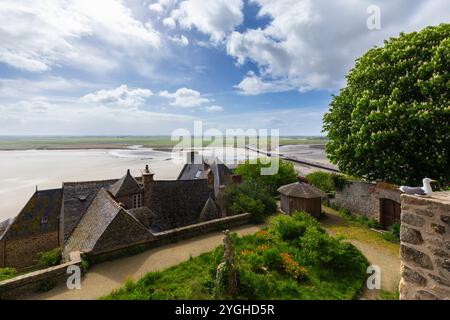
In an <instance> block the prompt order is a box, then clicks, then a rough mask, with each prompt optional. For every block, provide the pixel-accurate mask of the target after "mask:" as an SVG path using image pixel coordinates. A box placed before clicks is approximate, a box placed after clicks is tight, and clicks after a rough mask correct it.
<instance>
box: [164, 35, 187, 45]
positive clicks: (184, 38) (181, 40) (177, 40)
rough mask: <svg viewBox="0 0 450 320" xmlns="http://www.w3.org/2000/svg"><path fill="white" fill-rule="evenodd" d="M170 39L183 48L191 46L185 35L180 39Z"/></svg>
mask: <svg viewBox="0 0 450 320" xmlns="http://www.w3.org/2000/svg"><path fill="white" fill-rule="evenodd" d="M169 39H170V40H172V41H173V42H175V43H176V44H178V45H180V46H182V47H185V46H187V45H189V40H188V38H186V37H185V36H184V35H181V36H179V37H170V38H169Z"/></svg>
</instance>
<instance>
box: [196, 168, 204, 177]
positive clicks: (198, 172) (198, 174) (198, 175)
mask: <svg viewBox="0 0 450 320" xmlns="http://www.w3.org/2000/svg"><path fill="white" fill-rule="evenodd" d="M202 172H203V171H202V170H198V171H197V173H196V174H195V179H198V178H200V176H201V175H202Z"/></svg>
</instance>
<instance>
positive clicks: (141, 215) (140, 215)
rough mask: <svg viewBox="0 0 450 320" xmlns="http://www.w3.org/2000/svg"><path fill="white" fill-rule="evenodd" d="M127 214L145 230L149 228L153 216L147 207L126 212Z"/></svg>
mask: <svg viewBox="0 0 450 320" xmlns="http://www.w3.org/2000/svg"><path fill="white" fill-rule="evenodd" d="M127 211H128V213H129V214H131V215H132V216H133V217H135V218H136V220H138V221H139V222H140V223H142V224H143V225H144V226H145V227H146V228H150V226H151V224H152V222H153V219H154V218H155V216H156V215H155V214H154V213H153V211H152V210H150V209H149V208H147V207H139V208H134V209H128V210H127Z"/></svg>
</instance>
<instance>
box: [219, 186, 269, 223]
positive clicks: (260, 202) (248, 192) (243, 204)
mask: <svg viewBox="0 0 450 320" xmlns="http://www.w3.org/2000/svg"><path fill="white" fill-rule="evenodd" d="M226 193H227V195H226V198H227V199H228V200H227V202H228V205H229V207H228V208H229V210H230V211H231V212H232V213H233V214H240V213H245V212H248V213H251V214H252V218H251V220H252V222H254V223H259V222H262V221H263V220H264V218H265V216H267V215H270V214H273V213H275V212H276V210H277V204H276V202H275V200H274V199H273V198H272V196H271V195H270V193H269V192H268V190H267V189H266V188H265V187H264V186H263V185H259V184H258V183H257V182H255V181H253V180H247V181H244V182H243V183H240V184H234V185H231V186H230V187H228V188H227V191H226Z"/></svg>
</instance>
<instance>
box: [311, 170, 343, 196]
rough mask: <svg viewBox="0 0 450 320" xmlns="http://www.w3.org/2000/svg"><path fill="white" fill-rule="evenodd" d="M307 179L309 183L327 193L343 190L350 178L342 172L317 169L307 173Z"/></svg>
mask: <svg viewBox="0 0 450 320" xmlns="http://www.w3.org/2000/svg"><path fill="white" fill-rule="evenodd" d="M306 180H307V181H308V183H309V184H311V185H313V186H315V187H316V188H318V189H320V190H322V191H323V192H325V193H332V192H333V191H336V190H342V189H343V188H344V187H345V186H346V185H347V184H349V183H350V182H349V180H348V178H347V177H345V176H344V175H342V174H337V173H328V172H323V171H315V172H311V173H310V174H308V175H306Z"/></svg>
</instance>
